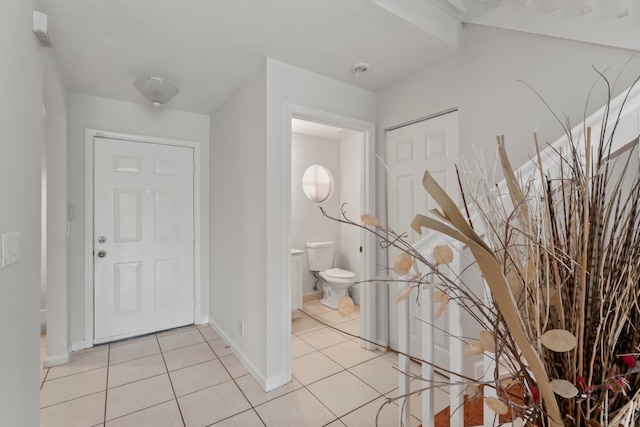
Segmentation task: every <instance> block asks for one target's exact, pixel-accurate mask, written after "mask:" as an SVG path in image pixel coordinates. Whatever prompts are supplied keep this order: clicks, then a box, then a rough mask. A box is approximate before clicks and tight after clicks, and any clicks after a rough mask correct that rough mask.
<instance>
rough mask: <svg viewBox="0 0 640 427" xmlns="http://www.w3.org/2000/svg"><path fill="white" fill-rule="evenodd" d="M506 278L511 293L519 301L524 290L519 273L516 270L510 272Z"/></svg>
mask: <svg viewBox="0 0 640 427" xmlns="http://www.w3.org/2000/svg"><path fill="white" fill-rule="evenodd" d="M505 277H506V279H507V283H508V284H509V289H511V293H512V294H513V296H514V297H515V298H516V300H517V299H518V298H519V297H520V294H521V293H522V291H523V290H524V285H523V283H522V280H520V276H518V273H517V272H516V271H515V270H509V271H508V272H507V274H506V276H505Z"/></svg>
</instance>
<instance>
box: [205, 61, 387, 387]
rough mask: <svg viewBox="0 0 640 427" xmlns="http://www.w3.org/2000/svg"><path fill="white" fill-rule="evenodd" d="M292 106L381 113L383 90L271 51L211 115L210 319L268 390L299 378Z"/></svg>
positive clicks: (360, 115)
mask: <svg viewBox="0 0 640 427" xmlns="http://www.w3.org/2000/svg"><path fill="white" fill-rule="evenodd" d="M290 104H296V105H301V106H306V107H309V108H315V109H318V110H322V111H327V112H333V113H335V114H340V115H344V116H348V117H352V118H356V119H360V120H368V121H373V118H374V117H375V94H373V93H371V92H368V91H366V90H362V89H359V88H356V87H353V86H350V85H347V84H344V83H341V82H338V81H335V80H332V79H329V78H326V77H323V76H320V75H318V74H315V73H311V72H309V71H305V70H302V69H299V68H295V67H292V66H289V65H286V64H283V63H281V62H278V61H275V60H273V59H271V58H267V60H266V63H265V64H263V65H262V66H261V67H259V69H257V70H256V71H255V72H254V73H253V75H252V76H251V77H250V78H249V79H247V81H246V82H245V83H244V84H243V85H242V86H241V87H240V88H239V89H237V90H236V91H235V92H234V94H233V95H232V96H231V97H230V98H229V99H228V100H227V101H226V102H225V103H224V104H223V105H222V106H221V107H220V108H219V109H218V110H217V111H216V112H214V113H213V115H212V116H211V145H212V151H211V167H212V169H211V170H212V174H211V190H212V198H211V227H212V228H211V231H212V234H211V268H212V276H211V277H212V281H211V313H210V318H211V319H212V323H213V324H214V326H215V327H216V328H218V331H219V332H220V333H221V334H222V335H223V337H224V338H225V339H226V340H227V341H228V343H229V344H231V346H232V348H233V349H234V351H235V352H236V354H237V355H239V357H240V359H241V360H242V362H243V363H244V365H245V366H246V367H247V368H248V369H249V370H250V371H251V373H252V374H253V375H254V377H255V378H256V380H257V381H258V382H259V383H260V385H261V386H262V387H263V388H264V389H267V390H271V389H273V388H276V387H278V386H281V385H283V384H286V383H287V382H289V381H290V380H291V372H290V363H291V360H290V340H291V312H290V304H291V301H290V299H289V297H288V289H287V284H288V279H289V274H290V273H289V266H290V247H291V241H290V221H291V218H290V204H291V182H290V175H291V149H290V141H289V137H288V135H289V132H290V126H291V124H290V121H289V120H286V119H285V115H286V113H285V112H286V110H287V106H288V105H290ZM241 323H244V324H245V335H244V337H242V336H241V334H240V324H241Z"/></svg>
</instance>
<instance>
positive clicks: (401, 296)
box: [396, 286, 412, 302]
mask: <svg viewBox="0 0 640 427" xmlns="http://www.w3.org/2000/svg"><path fill="white" fill-rule="evenodd" d="M411 289H412V288H411V286H407V287H406V288H402V289H400V290H399V291H398V293H397V294H396V302H400V301H404V300H406V299H407V298H408V297H409V295H411Z"/></svg>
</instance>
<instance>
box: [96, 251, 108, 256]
mask: <svg viewBox="0 0 640 427" xmlns="http://www.w3.org/2000/svg"><path fill="white" fill-rule="evenodd" d="M106 256H107V252H106V251H98V258H104V257H106Z"/></svg>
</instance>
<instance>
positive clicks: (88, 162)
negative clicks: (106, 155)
mask: <svg viewBox="0 0 640 427" xmlns="http://www.w3.org/2000/svg"><path fill="white" fill-rule="evenodd" d="M95 137H102V138H111V139H119V140H124V141H132V142H145V143H152V144H161V145H172V146H177V147H188V148H192V149H193V161H194V166H195V172H194V175H193V222H194V232H195V240H194V248H193V249H194V251H193V259H194V262H193V268H194V272H193V281H194V287H193V292H194V298H195V307H194V311H193V321H194V323H206V319H207V317H208V316H206V315H203V314H202V283H201V282H202V274H201V265H202V253H201V248H200V247H201V244H202V236H201V233H202V231H201V230H202V227H201V222H200V221H201V220H202V218H201V216H200V179H201V177H200V169H201V164H202V163H201V161H200V143H199V142H196V141H186V140H179V139H169V138H158V137H154V136H143V135H134V134H128V133H120V132H110V131H104V130H97V129H85V137H84V142H85V162H84V164H85V201H84V203H85V214H84V230H85V261H84V266H85V268H84V271H85V274H84V277H85V339H84V340H79V341H74V342H73V343H72V349H73V350H74V351H75V350H80V349H83V348H88V347H92V346H93V343H94V334H93V326H94V324H93V185H94V182H93V150H94V148H93V147H94V138H95ZM76 345H77V346H79V347H77V346H76Z"/></svg>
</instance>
